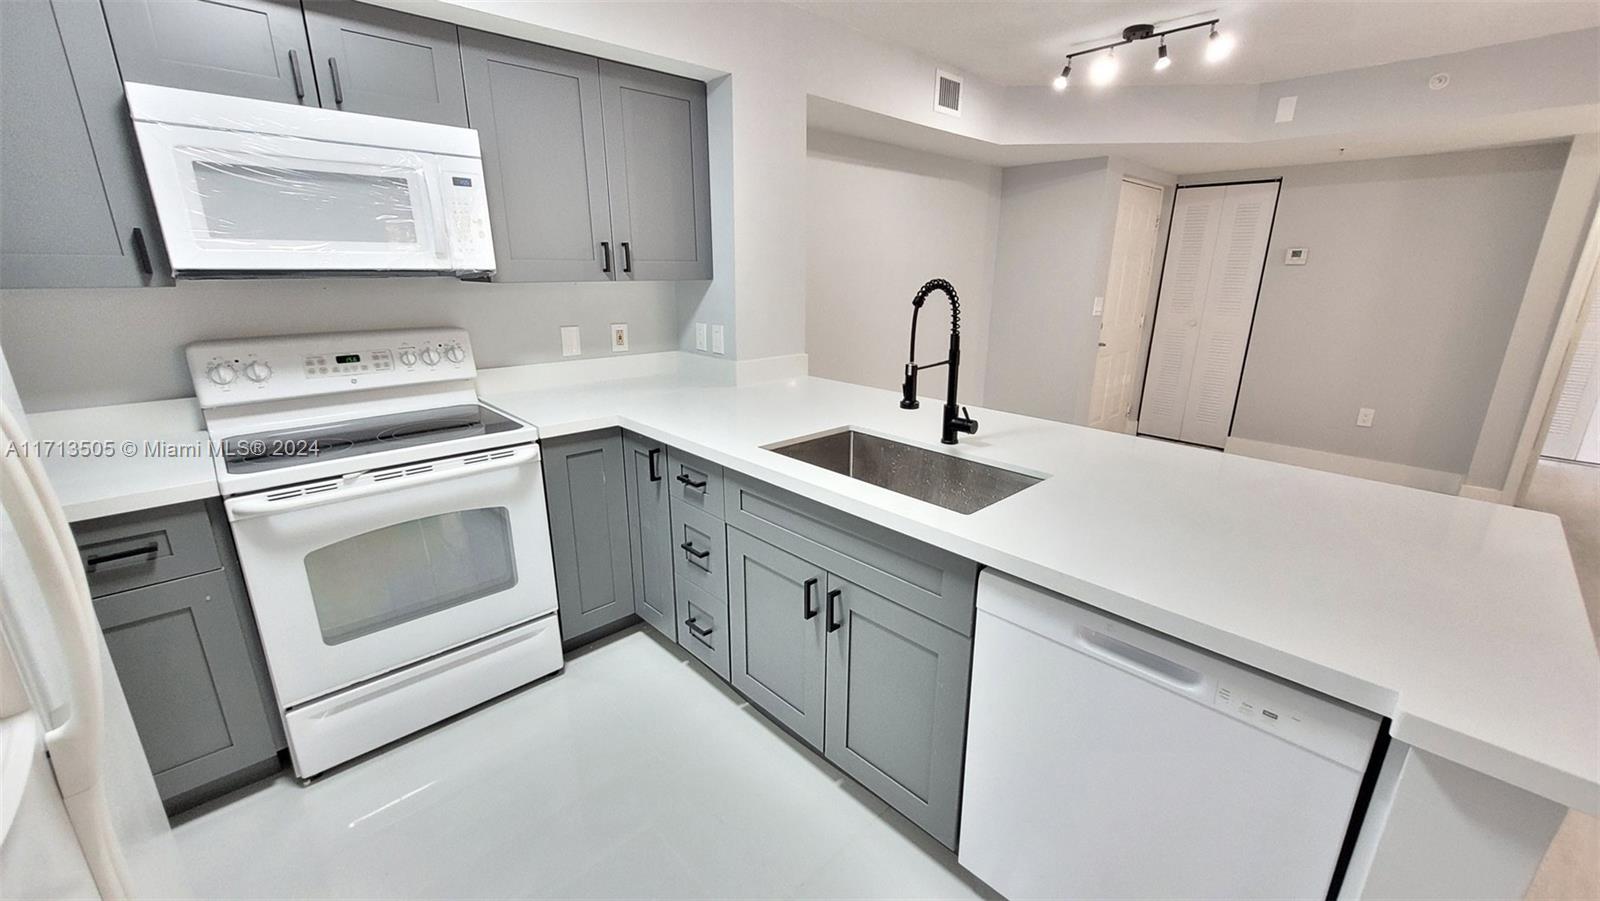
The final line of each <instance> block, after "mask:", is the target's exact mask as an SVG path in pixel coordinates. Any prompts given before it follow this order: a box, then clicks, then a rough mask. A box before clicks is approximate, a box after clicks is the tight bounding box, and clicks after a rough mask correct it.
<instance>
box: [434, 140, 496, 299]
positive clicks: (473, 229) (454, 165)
mask: <svg viewBox="0 0 1600 901" xmlns="http://www.w3.org/2000/svg"><path fill="white" fill-rule="evenodd" d="M439 177H440V181H441V185H440V187H439V192H440V194H441V195H442V196H441V200H442V201H443V203H444V218H445V226H444V227H445V233H446V235H447V236H448V237H449V241H450V266H451V268H453V269H455V270H457V271H473V272H480V271H481V272H493V271H494V239H493V238H492V237H490V232H489V193H488V191H486V190H485V189H484V185H483V166H482V165H481V164H480V163H479V162H478V161H477V160H470V161H468V160H452V161H451V162H450V165H448V166H443V167H441V169H440V172H439Z"/></svg>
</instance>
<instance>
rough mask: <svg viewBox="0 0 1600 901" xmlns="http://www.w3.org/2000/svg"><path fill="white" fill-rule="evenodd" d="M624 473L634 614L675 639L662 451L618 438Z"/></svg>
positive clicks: (669, 521)
mask: <svg viewBox="0 0 1600 901" xmlns="http://www.w3.org/2000/svg"><path fill="white" fill-rule="evenodd" d="M622 455H623V459H624V461H625V464H624V465H625V467H626V469H627V487H628V520H629V521H628V530H629V534H628V538H629V542H628V543H629V547H630V550H631V552H632V558H633V610H634V612H635V613H637V614H639V618H640V619H642V620H644V621H645V622H647V623H649V624H650V625H651V626H653V627H654V628H655V630H656V631H657V632H660V633H661V634H662V635H665V636H666V637H667V638H668V639H670V640H673V641H676V640H677V600H676V592H675V591H674V587H673V576H672V560H673V556H674V554H675V553H676V552H677V548H675V547H674V546H673V544H672V511H671V509H670V502H669V500H668V494H667V490H668V489H667V485H668V482H667V479H666V472H667V459H666V458H667V449H666V446H665V445H663V444H661V443H660V442H658V441H651V440H649V439H647V438H642V437H640V436H638V435H634V434H632V433H628V432H624V433H623V435H622Z"/></svg>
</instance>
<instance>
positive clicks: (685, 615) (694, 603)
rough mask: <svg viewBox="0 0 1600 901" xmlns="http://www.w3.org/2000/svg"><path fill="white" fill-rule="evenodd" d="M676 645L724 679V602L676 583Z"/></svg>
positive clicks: (686, 583) (726, 603)
mask: <svg viewBox="0 0 1600 901" xmlns="http://www.w3.org/2000/svg"><path fill="white" fill-rule="evenodd" d="M678 612H679V619H678V644H679V645H680V646H682V647H683V649H684V650H686V651H688V652H689V653H691V654H693V655H694V656H695V657H697V658H699V660H700V662H701V663H704V664H705V665H706V666H709V667H711V671H712V672H714V673H716V674H717V675H719V676H721V677H722V678H723V680H724V681H727V679H728V602H727V600H726V599H722V598H714V597H712V596H711V595H709V594H706V593H705V592H704V591H701V590H700V589H699V588H697V587H695V585H694V584H693V583H690V582H687V581H684V580H683V579H679V580H678Z"/></svg>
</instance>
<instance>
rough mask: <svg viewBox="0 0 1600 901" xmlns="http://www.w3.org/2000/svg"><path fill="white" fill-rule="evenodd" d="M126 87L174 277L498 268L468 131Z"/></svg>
mask: <svg viewBox="0 0 1600 901" xmlns="http://www.w3.org/2000/svg"><path fill="white" fill-rule="evenodd" d="M126 88H127V96H128V108H129V111H130V113H131V114H132V116H133V126H134V132H135V134H136V135H137V136H138V140H139V152H140V155H141V156H142V157H143V160H144V169H145V175H146V176H147V177H148V178H149V180H150V193H151V197H152V199H153V200H154V201H155V208H156V215H157V218H158V219H159V220H160V223H161V236H162V238H163V239H164V241H165V242H166V246H167V256H168V257H169V258H170V259H171V261H172V269H173V274H174V275H177V276H187V277H241V276H260V275H316V274H381V275H406V274H436V275H455V276H462V277H466V276H481V275H486V274H488V273H491V272H493V271H494V242H493V240H492V238H491V236H490V232H489V202H488V195H487V194H486V193H485V191H484V185H483V160H482V151H481V150H480V148H479V144H478V133H477V132H476V131H474V130H473V129H470V128H457V127H454V126H450V125H437V124H434V123H430V122H411V121H407V120H403V119H390V118H386V117H383V116H367V115H362V114H360V113H346V112H340V111H337V110H324V109H317V108H315V107H303V106H294V105H292V104H287V103H273V102H271V101H266V100H249V99H243V98H239V97H225V96H222V95H219V94H207V93H203V92H200V91H185V90H179V89H177V88H166V87H157V86H154V85H147V84H134V83H131V82H130V83H128V84H127V85H126Z"/></svg>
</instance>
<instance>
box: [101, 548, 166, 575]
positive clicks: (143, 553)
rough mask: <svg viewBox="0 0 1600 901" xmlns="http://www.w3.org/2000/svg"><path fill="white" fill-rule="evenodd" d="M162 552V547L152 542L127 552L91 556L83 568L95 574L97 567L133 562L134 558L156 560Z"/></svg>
mask: <svg viewBox="0 0 1600 901" xmlns="http://www.w3.org/2000/svg"><path fill="white" fill-rule="evenodd" d="M160 550H161V545H159V544H157V543H156V542H154V541H152V542H150V543H148V544H141V545H139V546H138V547H130V548H127V549H125V550H120V551H112V552H111V553H109V554H90V555H89V556H88V557H85V558H84V560H83V568H84V569H85V570H87V571H89V572H94V571H95V569H96V568H97V567H100V566H104V565H105V564H107V563H116V562H117V561H119V560H131V559H133V558H134V557H146V558H148V559H149V560H154V559H155V558H156V554H157V553H158V552H160Z"/></svg>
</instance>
